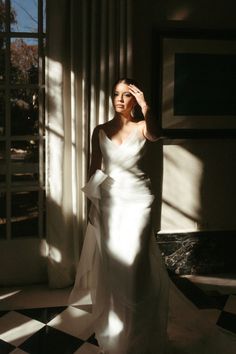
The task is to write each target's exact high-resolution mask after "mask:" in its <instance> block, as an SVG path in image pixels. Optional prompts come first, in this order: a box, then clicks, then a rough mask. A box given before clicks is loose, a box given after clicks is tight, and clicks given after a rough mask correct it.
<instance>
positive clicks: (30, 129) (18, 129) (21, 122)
mask: <svg viewBox="0 0 236 354" xmlns="http://www.w3.org/2000/svg"><path fill="white" fill-rule="evenodd" d="M38 113H39V110H38V92H37V91H36V90H29V89H28V90H27V89H19V90H14V91H12V93H11V134H12V135H31V134H38Z"/></svg>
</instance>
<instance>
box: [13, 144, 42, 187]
mask: <svg viewBox="0 0 236 354" xmlns="http://www.w3.org/2000/svg"><path fill="white" fill-rule="evenodd" d="M11 161H12V165H11V171H12V176H11V181H12V183H13V185H14V186H22V185H23V186H24V185H28V186H35V185H38V183H39V164H38V162H39V145H38V141H35V140H30V141H14V142H12V144H11Z"/></svg>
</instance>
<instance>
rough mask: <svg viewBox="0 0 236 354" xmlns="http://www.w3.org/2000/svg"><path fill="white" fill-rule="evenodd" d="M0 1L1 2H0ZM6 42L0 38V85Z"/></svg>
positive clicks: (3, 70)
mask: <svg viewBox="0 0 236 354" xmlns="http://www.w3.org/2000/svg"><path fill="white" fill-rule="evenodd" d="M0 1H1V0H0ZM5 55H6V40H5V38H2V37H0V83H2V82H3V81H4V80H5V63H6V59H5Z"/></svg>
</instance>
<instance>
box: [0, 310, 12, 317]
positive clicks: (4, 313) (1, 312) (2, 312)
mask: <svg viewBox="0 0 236 354" xmlns="http://www.w3.org/2000/svg"><path fill="white" fill-rule="evenodd" d="M8 312H10V311H0V317H2V316H4V315H6V314H7V313H8Z"/></svg>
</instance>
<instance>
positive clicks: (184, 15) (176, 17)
mask: <svg viewBox="0 0 236 354" xmlns="http://www.w3.org/2000/svg"><path fill="white" fill-rule="evenodd" d="M192 11H193V9H190V8H189V7H188V6H187V4H186V5H185V6H180V7H179V8H175V9H173V10H172V11H170V13H169V14H168V15H167V19H168V20H171V21H183V20H186V19H188V18H189V17H190V15H191V13H192Z"/></svg>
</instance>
